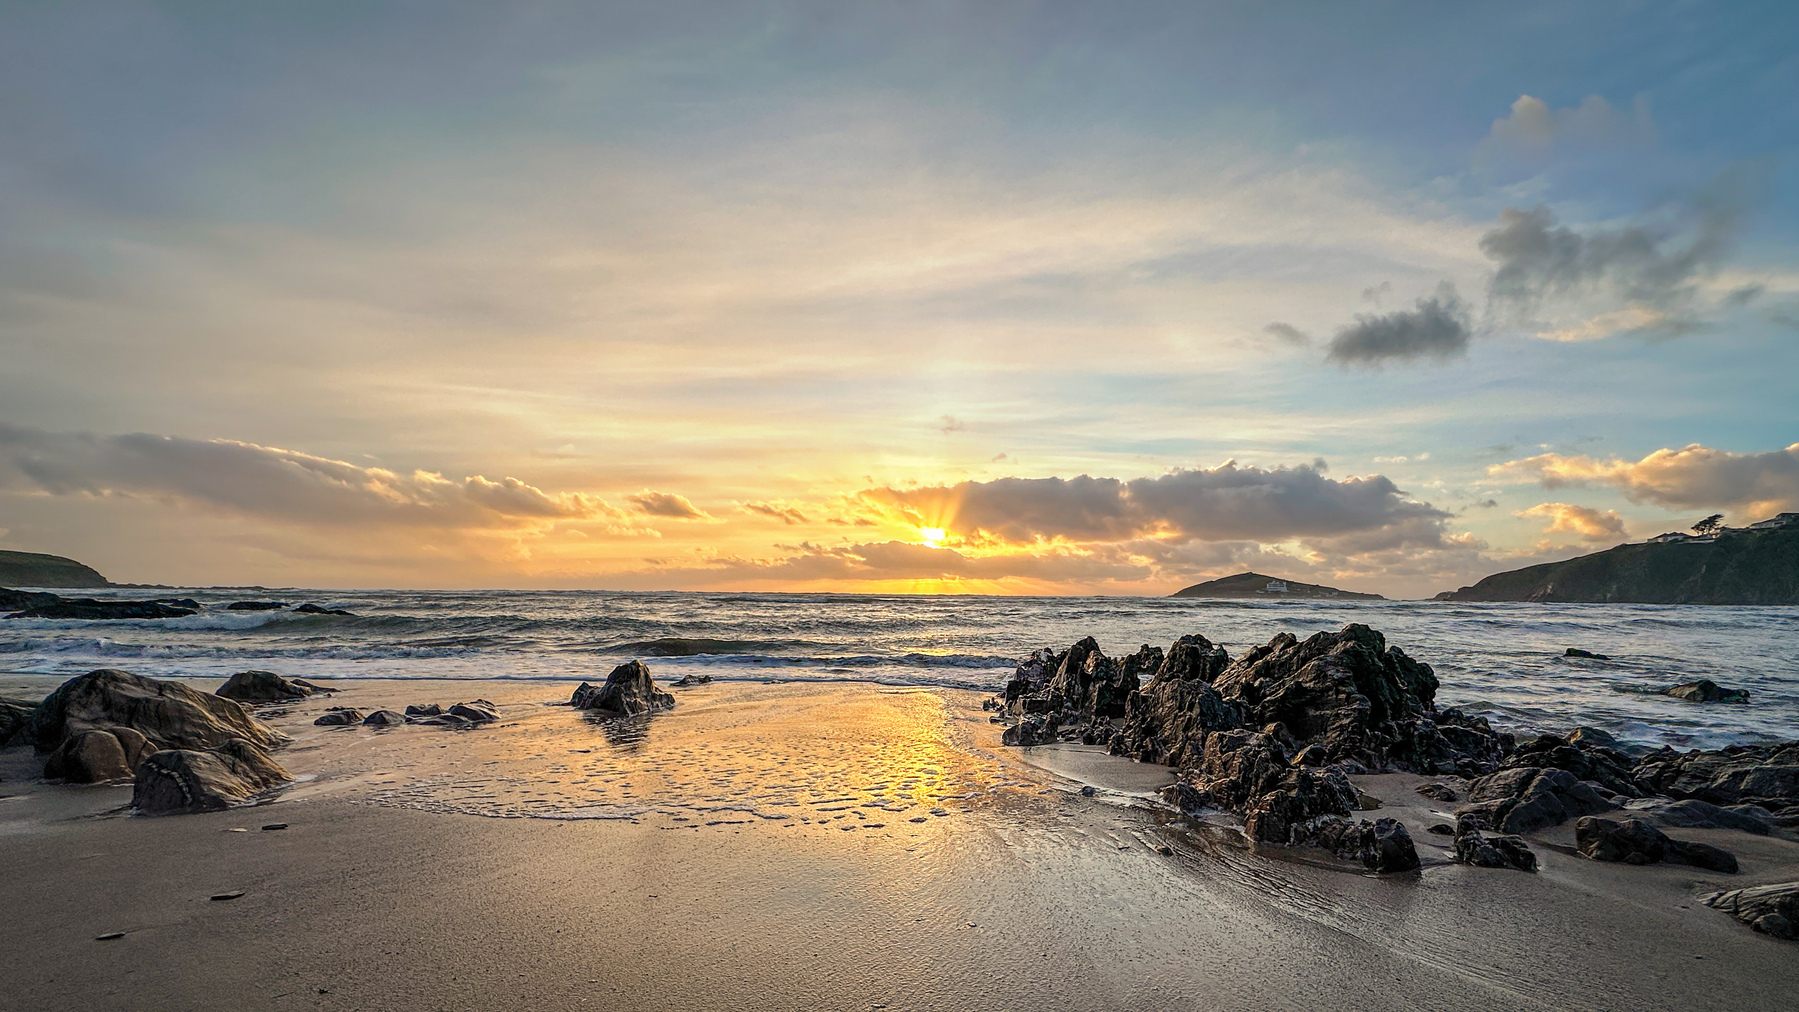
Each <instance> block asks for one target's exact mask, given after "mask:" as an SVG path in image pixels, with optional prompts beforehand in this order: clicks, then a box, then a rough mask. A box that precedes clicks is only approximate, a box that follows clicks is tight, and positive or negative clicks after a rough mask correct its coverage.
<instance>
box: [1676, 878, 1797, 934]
mask: <svg viewBox="0 0 1799 1012" xmlns="http://www.w3.org/2000/svg"><path fill="white" fill-rule="evenodd" d="M1699 902H1701V903H1704V904H1705V905H1706V906H1708V907H1711V908H1712V909H1714V910H1722V911H1724V912H1725V913H1727V914H1729V915H1730V916H1732V917H1735V918H1736V919H1737V920H1739V921H1742V922H1743V923H1744V924H1747V925H1749V926H1750V927H1752V928H1754V929H1755V930H1757V931H1759V932H1761V933H1762V934H1765V935H1771V936H1773V937H1775V938H1782V939H1785V940H1787V941H1789V942H1791V941H1799V882H1779V883H1776V884H1774V885H1761V886H1750V887H1749V888H1747V889H1728V890H1725V891H1724V892H1719V893H1712V894H1711V895H1709V896H1702V897H1700V898H1699Z"/></svg>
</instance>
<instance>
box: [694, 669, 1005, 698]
mask: <svg viewBox="0 0 1799 1012" xmlns="http://www.w3.org/2000/svg"><path fill="white" fill-rule="evenodd" d="M711 682H712V676H711V675H682V676H681V677H680V679H679V680H677V681H676V682H675V688H677V689H685V688H687V687H688V686H690V685H708V684H710V683H711ZM989 702H990V701H989Z"/></svg>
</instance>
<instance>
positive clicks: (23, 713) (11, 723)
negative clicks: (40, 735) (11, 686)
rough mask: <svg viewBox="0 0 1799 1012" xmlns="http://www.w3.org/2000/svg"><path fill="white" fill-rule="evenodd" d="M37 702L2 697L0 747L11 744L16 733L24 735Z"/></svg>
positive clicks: (0, 699)
mask: <svg viewBox="0 0 1799 1012" xmlns="http://www.w3.org/2000/svg"><path fill="white" fill-rule="evenodd" d="M36 711H37V704H36V703H33V702H30V701H28V700H24V699H6V698H4V697H0V748H5V747H6V746H7V745H9V744H11V742H12V737H13V736H14V735H20V736H23V735H24V733H25V728H26V726H27V725H29V724H30V723H31V715H32V714H33V713H35V712H36Z"/></svg>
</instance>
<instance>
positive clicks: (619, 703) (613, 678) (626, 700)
mask: <svg viewBox="0 0 1799 1012" xmlns="http://www.w3.org/2000/svg"><path fill="white" fill-rule="evenodd" d="M568 705H570V706H572V707H574V708H575V709H577V710H595V711H598V712H600V713H602V714H607V715H616V716H632V715H635V714H639V713H648V712H650V711H651V710H666V709H668V708H669V707H672V706H674V705H675V697H673V696H671V695H669V694H668V693H666V692H663V691H662V690H660V689H658V688H656V683H655V681H653V680H652V679H651V678H650V669H649V668H648V667H646V666H645V665H644V663H643V662H642V661H631V662H629V663H626V664H620V665H619V666H618V667H616V668H613V669H612V673H611V674H610V675H607V676H606V683H605V684H604V685H590V684H588V683H587V682H582V683H581V685H580V686H579V687H578V688H576V689H575V694H574V695H573V696H572V697H570V699H569V701H568Z"/></svg>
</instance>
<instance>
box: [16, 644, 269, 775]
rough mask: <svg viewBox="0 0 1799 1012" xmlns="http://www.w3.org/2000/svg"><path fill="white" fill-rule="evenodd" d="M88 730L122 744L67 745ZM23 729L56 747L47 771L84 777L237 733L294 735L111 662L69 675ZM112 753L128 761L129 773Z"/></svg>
mask: <svg viewBox="0 0 1799 1012" xmlns="http://www.w3.org/2000/svg"><path fill="white" fill-rule="evenodd" d="M88 731H101V732H105V733H106V734H107V735H108V736H110V737H111V738H113V739H114V741H115V743H116V745H117V751H116V752H115V751H114V749H113V746H112V745H109V744H108V743H107V742H106V741H105V740H104V739H103V738H95V737H86V736H83V737H82V738H81V740H80V741H79V742H77V743H75V744H69V745H67V747H66V748H65V744H66V743H68V742H69V741H70V739H72V738H75V737H77V736H81V735H83V734H84V732H88ZM19 733H20V734H21V735H22V736H24V737H25V739H26V740H27V741H30V742H31V743H32V744H33V745H35V746H37V749H38V751H40V752H49V753H52V755H51V761H50V763H48V764H47V765H46V772H45V775H46V776H52V777H64V778H69V779H82V780H84V781H86V782H96V781H98V780H111V779H118V778H120V777H124V776H130V775H131V774H132V773H134V772H136V771H137V769H138V767H139V765H140V764H141V763H142V761H143V760H144V757H146V756H148V755H149V754H151V753H153V752H157V751H160V750H163V749H207V748H215V747H217V746H219V745H222V744H223V743H225V742H227V741H230V740H232V739H234V738H242V739H246V740H248V741H250V742H252V743H254V744H256V745H259V746H262V747H273V746H275V745H279V744H281V743H283V742H286V741H287V740H288V739H287V737H286V736H285V735H282V734H280V733H279V732H277V731H275V730H274V729H272V728H270V727H268V726H267V725H265V724H263V723H262V722H261V721H258V720H256V719H255V718H253V717H251V716H250V715H249V714H248V713H246V712H244V708H243V707H242V706H240V705H239V704H237V703H236V702H233V701H232V700H229V699H225V698H222V697H220V696H215V695H212V694H211V693H205V692H198V691H195V690H194V689H192V688H190V687H188V686H186V685H183V684H182V683H180V682H166V681H162V680H160V679H155V678H144V677H142V676H139V675H133V674H129V673H127V672H124V671H114V670H111V669H102V670H100V671H92V672H89V673H88V674H85V675H81V676H79V677H76V678H71V679H69V680H68V681H67V682H64V683H63V684H62V685H61V686H60V687H59V688H58V689H57V690H56V691H55V692H52V693H51V694H50V695H49V696H48V697H46V698H45V699H44V701H43V702H42V703H40V704H38V706H37V708H36V709H35V710H33V711H32V714H31V716H30V718H29V719H28V720H27V722H26V724H25V726H24V727H23V728H22V729H21V730H20V732H19ZM140 742H141V744H140ZM121 756H122V759H120V757H121ZM114 760H119V761H121V762H123V764H124V766H125V767H126V768H125V769H124V770H123V772H121V771H120V769H119V766H118V765H116V764H115V762H114ZM51 769H55V770H56V772H54V773H52V772H50V770H51Z"/></svg>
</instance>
